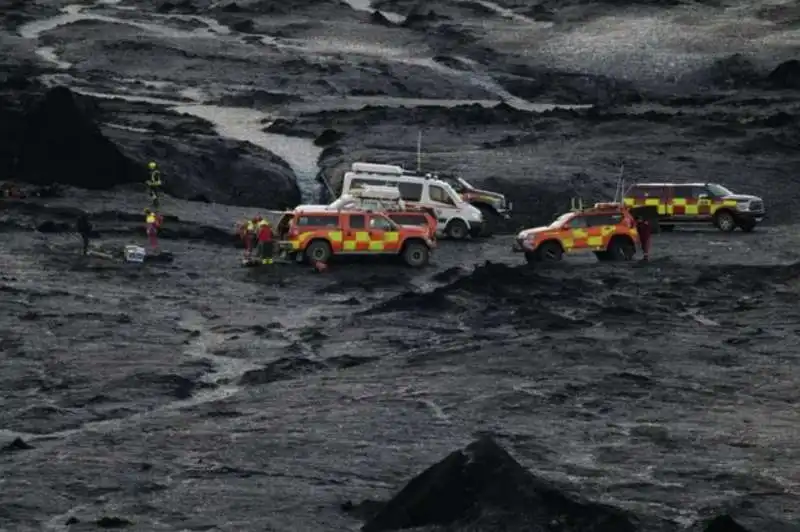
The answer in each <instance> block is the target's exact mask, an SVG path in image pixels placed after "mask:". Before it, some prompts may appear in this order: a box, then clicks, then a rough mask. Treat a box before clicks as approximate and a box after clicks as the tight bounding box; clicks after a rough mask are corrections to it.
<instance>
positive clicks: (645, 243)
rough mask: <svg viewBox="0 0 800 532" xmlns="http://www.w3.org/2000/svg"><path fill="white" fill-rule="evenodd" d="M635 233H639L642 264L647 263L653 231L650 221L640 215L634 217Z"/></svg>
mask: <svg viewBox="0 0 800 532" xmlns="http://www.w3.org/2000/svg"><path fill="white" fill-rule="evenodd" d="M636 232H637V233H639V243H640V244H641V246H642V255H643V257H642V262H648V261H649V260H650V238H651V236H652V232H653V231H652V226H651V225H650V220H648V219H647V218H645V217H644V216H642V215H641V214H640V215H638V216H636Z"/></svg>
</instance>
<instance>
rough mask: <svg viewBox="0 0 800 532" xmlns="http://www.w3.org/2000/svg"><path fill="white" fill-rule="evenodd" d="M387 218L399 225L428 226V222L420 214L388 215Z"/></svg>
mask: <svg viewBox="0 0 800 532" xmlns="http://www.w3.org/2000/svg"><path fill="white" fill-rule="evenodd" d="M389 218H390V219H391V220H392V221H393V222H394V223H397V224H400V225H428V220H427V219H426V218H425V217H424V216H422V215H421V214H390V215H389Z"/></svg>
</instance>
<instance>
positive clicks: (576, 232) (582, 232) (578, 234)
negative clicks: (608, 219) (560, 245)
mask: <svg viewBox="0 0 800 532" xmlns="http://www.w3.org/2000/svg"><path fill="white" fill-rule="evenodd" d="M587 236H589V231H587V230H586V229H573V230H572V238H586V237H587Z"/></svg>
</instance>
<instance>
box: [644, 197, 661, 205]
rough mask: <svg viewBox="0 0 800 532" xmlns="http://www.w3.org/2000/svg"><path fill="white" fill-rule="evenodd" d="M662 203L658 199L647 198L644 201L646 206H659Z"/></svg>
mask: <svg viewBox="0 0 800 532" xmlns="http://www.w3.org/2000/svg"><path fill="white" fill-rule="evenodd" d="M660 202H661V200H660V199H658V198H647V199H646V200H644V204H645V205H658V204H659V203H660Z"/></svg>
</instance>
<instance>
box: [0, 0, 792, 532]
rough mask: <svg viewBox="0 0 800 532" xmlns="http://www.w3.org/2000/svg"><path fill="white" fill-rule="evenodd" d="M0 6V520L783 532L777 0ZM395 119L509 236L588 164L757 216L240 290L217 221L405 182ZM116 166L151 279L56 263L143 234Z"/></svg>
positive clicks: (238, 273)
mask: <svg viewBox="0 0 800 532" xmlns="http://www.w3.org/2000/svg"><path fill="white" fill-rule="evenodd" d="M375 9H378V10H379V12H376V11H375ZM0 16H2V24H1V25H0V27H2V31H0V48H1V49H2V52H3V54H2V55H1V56H0V62H1V63H2V69H0V134H2V139H3V142H2V143H1V144H0V171H2V174H0V179H2V180H3V181H9V182H15V183H20V184H21V187H22V189H23V190H24V191H27V192H29V193H30V194H29V197H28V198H26V199H5V200H2V202H1V203H0V206H1V207H2V210H1V211H0V235H1V238H2V240H1V241H2V243H3V246H2V247H0V292H2V296H0V357H2V361H3V372H2V380H3V382H2V384H1V385H0V386H1V387H2V390H3V394H2V410H1V411H2V422H0V434H2V439H0V447H1V448H2V452H0V464H2V465H1V466H0V467H1V468H2V476H1V477H0V478H2V484H1V485H2V491H0V497H2V499H0V530H8V531H9V532H17V531H19V532H25V531H40V530H51V531H65V530H66V531H80V530H97V529H103V528H121V529H125V530H132V531H142V532H152V531H159V530H164V531H183V530H215V531H226V532H227V531H230V532H234V531H235V532H242V531H246V532H249V531H264V530H275V531H286V530H298V531H327V530H359V529H362V530H364V531H366V532H377V531H382V530H395V529H401V528H406V529H410V528H412V527H416V528H414V530H431V531H433V530H448V531H461V530H474V531H500V530H505V531H509V530H520V531H523V530H524V531H535V532H540V531H541V532H544V531H548V532H589V531H592V532H628V531H631V532H633V531H636V532H639V531H642V532H644V531H647V532H662V531H670V532H673V531H675V532H677V531H679V530H692V531H693V532H741V531H759V532H762V531H763V532H772V531H775V532H786V531H796V530H798V529H799V528H800V504H798V502H797V501H798V500H800V499H799V498H798V497H800V470H798V466H797V464H798V457H799V456H798V455H799V454H800V445H798V443H797V434H798V429H797V427H798V423H799V422H800V419H798V409H797V393H796V390H797V388H798V384H799V382H798V371H797V364H798V355H797V345H798V342H797V338H798V336H797V335H798V332H800V326H799V325H798V323H800V319H798V307H797V301H798V290H800V283H799V282H798V279H799V278H800V267H798V263H800V253H798V251H797V249H798V238H797V237H796V235H797V225H796V224H797V222H798V220H797V219H796V218H797V216H796V215H795V210H796V205H797V199H798V195H800V194H798V191H800V188H799V187H798V179H797V178H796V176H797V170H798V166H799V165H798V160H799V159H798V150H797V139H798V123H797V110H798V102H800V100H799V99H798V90H800V63H798V62H797V61H796V59H797V56H798V53H797V52H798V50H797V47H798V33H797V31H798V29H797V28H798V26H797V23H798V20H800V12H798V10H797V8H796V6H795V5H794V4H793V3H791V2H783V3H782V2H779V1H772V2H768V3H753V2H737V1H734V0H731V1H730V2H704V1H703V2H692V3H684V2H669V3H666V2H665V3H656V2H640V3H636V2H630V3H619V2H581V1H569V2H567V1H558V2H556V1H546V2H513V1H511V0H502V1H501V2H499V3H493V2H487V1H464V2H456V1H450V2H404V1H400V0H386V1H381V2H376V3H375V4H372V5H371V4H369V3H368V2H365V1H362V0H351V1H350V2H338V1H327V0H305V1H302V2H292V3H287V2H278V1H271V0H259V1H254V0H242V1H238V2H228V1H222V2H212V1H210V0H206V1H204V0H184V1H179V2H166V1H146V0H103V1H98V2H94V3H92V2H87V3H81V4H78V3H72V2H69V1H55V2H53V1H50V2H36V1H25V2H10V3H9V4H7V5H6V6H4V7H3V10H2V15H0ZM420 131H421V132H422V138H423V169H426V170H432V171H442V172H445V171H449V172H458V173H460V174H461V175H462V176H464V177H465V178H467V179H468V180H470V181H472V182H474V183H475V184H478V185H484V186H486V187H487V188H490V189H495V190H498V191H501V192H504V193H506V194H507V195H508V196H509V198H510V199H511V200H512V201H514V203H515V210H516V211H517V212H516V214H515V217H514V219H513V220H512V222H511V225H526V224H529V223H537V222H539V221H546V220H549V219H550V218H551V216H552V215H553V213H555V212H559V211H561V210H564V209H565V208H567V206H568V204H569V201H568V200H569V198H570V197H571V196H576V195H580V196H583V197H585V198H586V199H593V200H597V199H605V198H608V197H609V195H610V194H611V193H612V192H613V189H614V185H615V182H616V179H617V177H618V174H619V170H620V165H621V164H622V163H624V168H625V176H626V180H627V181H628V182H630V181H632V180H635V179H659V180H661V179H663V180H672V179H675V180H698V181H702V180H714V181H718V182H721V183H723V184H725V185H727V186H729V187H731V188H734V189H736V191H737V192H743V193H753V194H757V195H760V196H763V197H764V198H765V200H766V204H767V209H768V212H769V216H770V222H771V224H770V225H769V226H765V227H763V228H759V229H757V230H756V232H754V233H752V234H742V233H738V232H737V233H732V234H721V233H718V232H717V231H715V230H712V229H709V230H698V231H677V232H675V233H665V234H659V235H656V240H655V243H654V253H653V256H654V259H653V261H652V262H651V263H650V264H649V265H639V264H633V263H632V264H617V265H611V264H598V263H596V262H595V261H594V260H593V259H586V258H575V259H571V260H568V261H567V262H565V263H563V264H559V265H558V266H555V267H552V268H540V269H536V270H532V269H530V268H528V267H525V266H523V265H522V260H521V258H520V257H519V256H515V255H513V254H512V253H511V252H510V241H509V239H508V237H502V236H500V237H496V238H493V239H481V240H475V241H470V242H466V243H451V242H442V243H440V247H439V249H438V250H437V252H436V254H435V256H434V262H433V264H432V265H431V267H430V268H428V269H425V270H423V271H410V270H407V269H405V268H402V267H400V266H397V265H394V264H391V263H389V264H383V263H381V264H372V263H367V262H362V261H358V262H353V263H339V264H334V265H332V267H331V270H330V271H329V272H327V273H326V274H314V273H312V272H311V271H309V268H308V267H304V266H297V265H279V266H275V267H274V268H272V269H270V270H261V271H252V270H243V269H241V268H240V267H239V262H238V258H239V253H240V252H239V251H238V250H237V249H236V247H235V244H236V242H235V239H234V238H233V235H232V227H233V224H234V223H235V222H237V221H239V220H240V219H242V218H244V217H245V216H252V215H255V214H257V213H259V212H261V213H263V212H264V210H265V209H282V208H286V207H291V206H294V205H296V204H297V203H298V202H300V201H314V200H315V199H316V198H315V197H316V195H317V194H318V192H319V191H320V188H322V187H323V186H324V185H322V184H321V183H320V180H319V179H318V175H319V176H324V177H325V178H326V179H325V180H326V181H327V182H328V183H330V184H332V185H333V187H334V188H335V187H336V186H337V184H338V182H339V180H340V178H341V174H342V170H343V169H344V168H345V167H346V166H347V165H349V164H350V163H352V162H354V161H358V160H362V161H363V160H369V161H373V162H392V163H402V164H405V165H407V166H408V167H412V166H413V165H414V164H415V159H416V153H415V152H416V141H417V137H418V134H419V132H420ZM151 159H153V160H156V161H158V162H159V164H160V165H161V167H162V171H163V175H164V179H165V183H166V192H167V193H168V197H167V198H165V199H164V201H163V202H162V212H163V213H164V215H165V218H166V223H165V226H164V229H163V231H162V234H161V238H162V247H163V248H164V249H166V250H168V251H172V252H173V253H174V254H175V256H176V260H175V262H174V263H172V264H169V265H160V266H159V265H148V266H146V267H136V266H133V265H123V264H119V263H114V262H110V261H107V260H103V259H100V258H97V257H90V258H84V257H81V256H80V255H79V248H80V242H79V238H78V237H77V236H76V235H75V234H74V233H72V230H73V227H74V223H75V219H76V217H77V215H78V214H79V212H80V211H81V210H85V211H87V212H90V213H91V215H92V223H93V224H94V228H95V230H96V231H97V233H98V234H97V235H96V236H97V239H96V241H95V245H96V246H98V247H99V248H100V249H108V250H110V249H114V248H117V249H118V248H119V247H121V246H123V245H126V244H131V243H144V240H145V237H144V234H143V227H142V219H141V218H142V215H141V212H142V209H143V208H144V207H145V206H147V197H146V195H145V193H144V191H143V190H142V188H143V187H142V185H141V182H142V181H144V179H145V177H146V175H145V172H144V168H145V165H146V163H147V161H149V160H151ZM54 183H60V184H62V185H64V186H63V187H61V188H60V189H52V188H48V187H49V186H50V185H52V184H54ZM42 186H44V187H45V188H36V187H42ZM37 190H38V191H39V197H37V195H36V191H37ZM42 196H46V197H42ZM487 261H488V262H487ZM434 464H435V465H434ZM432 465H433V467H432V468H431V469H428V468H429V467H430V466H432ZM418 475H419V476H418Z"/></svg>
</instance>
